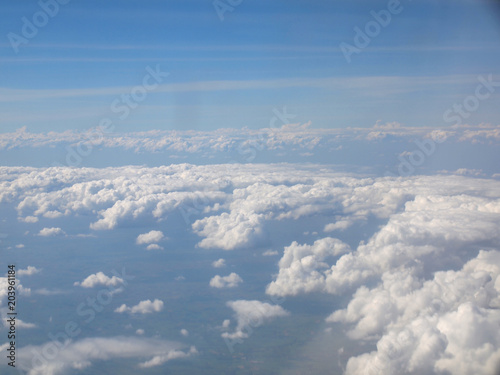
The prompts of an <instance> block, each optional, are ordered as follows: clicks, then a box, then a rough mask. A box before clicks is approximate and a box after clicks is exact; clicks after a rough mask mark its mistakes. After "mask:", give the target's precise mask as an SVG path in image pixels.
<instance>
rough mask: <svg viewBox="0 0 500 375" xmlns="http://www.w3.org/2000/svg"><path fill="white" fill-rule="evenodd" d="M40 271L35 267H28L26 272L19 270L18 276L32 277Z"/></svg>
mask: <svg viewBox="0 0 500 375" xmlns="http://www.w3.org/2000/svg"><path fill="white" fill-rule="evenodd" d="M39 272H40V270H39V269H38V268H36V267H33V266H28V267H27V268H26V269H25V270H23V269H21V270H18V271H17V275H18V276H24V275H26V276H30V275H34V274H35V273H39Z"/></svg>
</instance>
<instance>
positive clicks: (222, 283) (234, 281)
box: [210, 272, 243, 288]
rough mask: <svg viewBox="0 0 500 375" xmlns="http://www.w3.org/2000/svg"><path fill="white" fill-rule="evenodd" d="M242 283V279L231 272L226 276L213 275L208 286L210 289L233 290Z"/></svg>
mask: <svg viewBox="0 0 500 375" xmlns="http://www.w3.org/2000/svg"><path fill="white" fill-rule="evenodd" d="M242 282H243V279H242V278H241V277H240V276H239V275H238V274H237V273H234V272H231V273H230V274H229V275H227V276H220V275H215V276H214V277H213V278H212V279H211V280H210V286H211V287H212V288H234V287H237V286H238V284H240V283H242Z"/></svg>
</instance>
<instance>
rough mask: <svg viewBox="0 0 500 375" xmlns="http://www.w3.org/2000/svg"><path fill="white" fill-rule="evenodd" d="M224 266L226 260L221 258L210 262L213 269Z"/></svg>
mask: <svg viewBox="0 0 500 375" xmlns="http://www.w3.org/2000/svg"><path fill="white" fill-rule="evenodd" d="M225 266H226V260H225V259H223V258H220V259H217V260H215V261H213V262H212V267H214V268H222V267H225Z"/></svg>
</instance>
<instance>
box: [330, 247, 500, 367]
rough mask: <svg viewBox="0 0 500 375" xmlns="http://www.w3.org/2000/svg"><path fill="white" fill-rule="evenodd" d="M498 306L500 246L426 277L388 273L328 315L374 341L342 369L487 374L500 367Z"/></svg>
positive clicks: (352, 334) (354, 336) (353, 335)
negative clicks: (455, 267)
mask: <svg viewBox="0 0 500 375" xmlns="http://www.w3.org/2000/svg"><path fill="white" fill-rule="evenodd" d="M499 308H500V252H499V251H480V252H479V254H478V256H477V257H476V258H474V259H472V260H470V261H469V262H467V263H466V264H465V265H464V267H463V268H462V269H461V270H458V271H439V272H436V273H435V275H434V277H433V279H430V280H427V281H425V280H422V279H421V278H418V277H417V276H416V270H412V269H404V268H403V269H398V270H391V271H387V272H385V273H384V274H383V276H382V282H381V283H380V284H379V285H378V286H377V287H375V288H373V289H368V288H367V287H364V286H363V287H361V288H359V289H358V290H357V292H356V293H355V295H354V297H353V299H352V300H351V302H350V303H349V305H348V307H347V308H346V309H343V310H338V311H336V312H334V313H333V314H332V315H331V316H330V317H328V318H327V321H330V322H342V323H346V324H349V325H351V326H352V327H351V328H350V330H349V331H348V335H349V337H351V338H352V339H355V340H367V339H373V338H376V339H377V340H378V341H377V350H375V351H373V352H370V353H366V354H363V355H360V356H357V357H352V358H350V359H349V361H348V363H347V368H346V374H349V375H354V374H360V375H361V374H381V373H383V374H389V375H391V374H394V375H395V374H403V373H412V374H413V373H451V374H458V375H465V374H484V375H486V374H495V371H497V370H498V368H499V365H500V335H499V334H498V325H499V324H500V313H499Z"/></svg>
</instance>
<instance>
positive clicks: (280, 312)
mask: <svg viewBox="0 0 500 375" xmlns="http://www.w3.org/2000/svg"><path fill="white" fill-rule="evenodd" d="M226 305H227V306H228V307H229V308H231V309H232V310H233V311H234V313H235V318H236V322H237V324H236V328H235V331H234V332H233V333H229V332H224V333H222V337H223V338H227V339H241V338H246V337H248V332H249V331H251V329H253V328H256V327H259V326H261V325H262V324H264V323H266V322H268V321H270V320H272V319H274V318H278V317H284V316H288V315H290V313H289V312H288V311H286V310H285V309H283V308H282V307H281V306H279V305H271V304H269V303H267V302H260V301H256V300H253V301H247V300H237V301H229V302H227V303H226ZM226 322H227V320H225V321H224V323H223V327H224V328H227V327H228V326H229V323H227V324H225V323H226Z"/></svg>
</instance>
